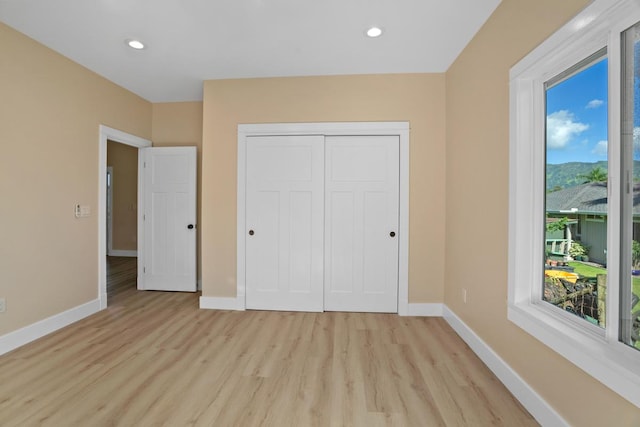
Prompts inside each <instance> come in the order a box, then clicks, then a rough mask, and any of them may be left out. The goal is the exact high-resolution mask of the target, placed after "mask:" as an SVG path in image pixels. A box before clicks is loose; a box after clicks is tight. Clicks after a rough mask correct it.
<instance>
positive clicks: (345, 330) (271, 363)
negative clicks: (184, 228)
mask: <svg viewBox="0 0 640 427" xmlns="http://www.w3.org/2000/svg"><path fill="white" fill-rule="evenodd" d="M108 268H109V279H108V304H109V307H108V308H107V309H106V310H104V311H101V312H100V313H97V314H95V315H93V316H90V317H88V318H86V319H83V320H81V321H79V322H77V323H75V324H73V325H70V326H68V327H67V328H64V329H62V330H60V331H57V332H55V333H53V334H51V335H49V336H47V337H44V338H42V339H40V340H37V341H35V342H33V343H30V344H28V345H26V346H24V347H22V348H20V349H17V350H15V351H13V352H11V353H8V354H5V355H4V356H1V357H0V425H2V426H21V427H23V426H27V427H30V426H54V427H59V426H64V427H67V426H69V427H73V426H83V427H84V426H136V427H137V426H171V427H173V426H207V427H209V426H212V425H216V426H218V425H220V426H278V427H281V426H283V427H285V426H296V427H298V426H366V427H373V426H484V425H498V426H500V425H502V426H513V425H518V426H529V425H531V426H532V425H537V424H536V422H535V420H533V418H532V417H531V416H530V415H529V414H528V413H527V412H526V411H525V410H524V409H523V408H522V406H521V405H520V404H519V403H518V402H517V401H516V400H515V399H514V397H513V396H512V395H511V394H510V393H509V392H508V391H507V390H506V389H505V387H504V386H503V385H502V384H501V383H500V382H499V381H498V380H497V378H496V377H495V376H494V375H493V374H492V373H491V372H490V371H489V369H488V368H487V367H486V366H485V365H484V364H482V362H481V361H480V360H479V359H478V358H477V357H476V356H475V355H474V354H473V352H472V351H471V350H470V349H469V347H468V346H467V345H466V344H465V343H464V342H463V341H462V340H461V339H460V338H459V337H458V336H457V335H456V334H455V332H454V331H453V330H452V329H451V328H450V327H449V326H448V325H447V323H446V322H445V321H444V320H443V319H441V318H415V317H399V316H397V315H392V314H371V313H290V312H265V311H247V312H232V311H212V310H199V309H198V297H199V294H197V293H196V294H192V293H178V292H144V291H137V290H136V287H135V278H136V275H137V273H136V268H137V266H136V263H135V259H130V258H112V257H111V258H109V262H108Z"/></svg>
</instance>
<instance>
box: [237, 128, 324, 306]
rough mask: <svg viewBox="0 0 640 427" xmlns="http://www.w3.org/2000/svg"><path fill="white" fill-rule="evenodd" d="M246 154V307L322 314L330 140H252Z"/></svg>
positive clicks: (250, 139)
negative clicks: (327, 145)
mask: <svg viewBox="0 0 640 427" xmlns="http://www.w3.org/2000/svg"><path fill="white" fill-rule="evenodd" d="M246 153H247V154H246V155H247V159H246V161H247V177H246V178H247V181H246V188H247V191H246V206H247V208H246V228H247V229H246V230H245V231H246V234H245V236H246V237H245V239H246V240H245V242H246V307H247V308H249V309H261V310H292V311H293V310H295V311H322V310H323V289H322V286H323V232H324V209H323V204H324V200H323V197H324V193H323V175H324V137H322V136H268V137H249V138H248V140H247V151H246Z"/></svg>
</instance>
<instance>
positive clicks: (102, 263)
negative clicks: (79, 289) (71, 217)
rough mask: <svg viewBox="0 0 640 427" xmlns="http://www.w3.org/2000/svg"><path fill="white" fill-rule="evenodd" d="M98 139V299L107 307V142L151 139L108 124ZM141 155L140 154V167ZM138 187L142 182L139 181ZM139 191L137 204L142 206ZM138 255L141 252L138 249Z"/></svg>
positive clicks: (142, 144)
mask: <svg viewBox="0 0 640 427" xmlns="http://www.w3.org/2000/svg"><path fill="white" fill-rule="evenodd" d="M99 134H100V135H99V140H98V299H99V301H100V309H101V310H102V309H104V308H106V307H107V298H108V296H107V144H108V141H113V142H116V143H120V144H124V145H128V146H131V147H136V148H137V149H138V150H139V149H140V148H145V147H150V146H151V141H149V140H146V139H143V138H140V137H137V136H135V135H131V134H128V133H126V132H122V131H120V130H117V129H113V128H110V127H107V126H103V125H100V127H99ZM139 162H140V156H138V168H140V164H139ZM137 186H138V189H139V188H140V182H139V181H138V184H137ZM140 197H141V194H140V191H138V201H137V206H141V205H142V204H141V203H140V200H139V198H140ZM140 223H141V220H140V215H138V218H137V224H138V226H137V241H138V242H140V241H141V239H142V238H143V234H142V233H143V230H142V227H141V226H140ZM138 255H139V256H140V255H141V254H140V253H139V251H138ZM137 270H138V271H137V274H138V275H140V265H139V263H138V266H137Z"/></svg>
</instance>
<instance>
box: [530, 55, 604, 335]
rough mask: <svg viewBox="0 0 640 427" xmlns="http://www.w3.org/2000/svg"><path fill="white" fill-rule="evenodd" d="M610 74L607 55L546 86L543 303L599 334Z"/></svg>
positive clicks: (590, 61) (600, 325) (593, 59)
mask: <svg viewBox="0 0 640 427" xmlns="http://www.w3.org/2000/svg"><path fill="white" fill-rule="evenodd" d="M607 69H608V59H607V51H606V48H605V49H601V50H600V51H598V52H596V53H595V54H593V55H591V56H590V57H588V58H586V59H585V60H584V61H581V62H579V63H578V64H576V66H575V67H572V68H570V69H568V70H567V71H566V72H563V73H560V75H558V76H555V77H553V78H551V79H550V80H548V81H546V82H545V84H544V90H545V128H546V138H545V179H546V187H545V228H546V230H545V255H544V279H543V283H542V286H543V293H542V300H543V301H545V302H547V303H549V304H551V305H553V306H555V307H557V309H558V310H563V311H565V312H568V313H571V314H573V315H575V316H577V317H578V318H580V319H583V320H584V321H587V322H590V323H592V324H594V325H597V326H599V327H601V328H604V327H605V324H606V319H605V318H606V312H607V310H606V289H607V280H606V278H607V261H606V247H607V224H606V221H604V218H605V217H606V214H607V212H608V209H607V204H608V200H607V191H608V185H607V181H608V176H607V171H608V162H607V148H608V143H607V137H608V136H607V135H608V132H607V131H608V127H607V100H608V89H607V83H608V72H607ZM593 212H597V213H598V214H600V216H601V217H602V218H603V220H601V221H597V222H594V223H592V224H588V225H587V224H585V227H584V229H585V230H586V233H585V234H584V235H582V234H580V236H579V238H578V236H574V234H573V233H572V228H571V225H572V224H582V223H583V222H585V221H590V220H591V219H592V217H594V216H595V214H594V213H593ZM580 229H582V227H580Z"/></svg>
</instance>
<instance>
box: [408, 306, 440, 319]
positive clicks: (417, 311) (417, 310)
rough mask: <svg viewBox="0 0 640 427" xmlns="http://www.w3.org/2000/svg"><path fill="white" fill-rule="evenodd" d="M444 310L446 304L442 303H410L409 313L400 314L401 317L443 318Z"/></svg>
mask: <svg viewBox="0 0 640 427" xmlns="http://www.w3.org/2000/svg"><path fill="white" fill-rule="evenodd" d="M443 308H444V304H441V303H419V304H412V303H409V304H407V311H406V312H403V313H399V314H400V315H401V316H425V317H442V313H443Z"/></svg>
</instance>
